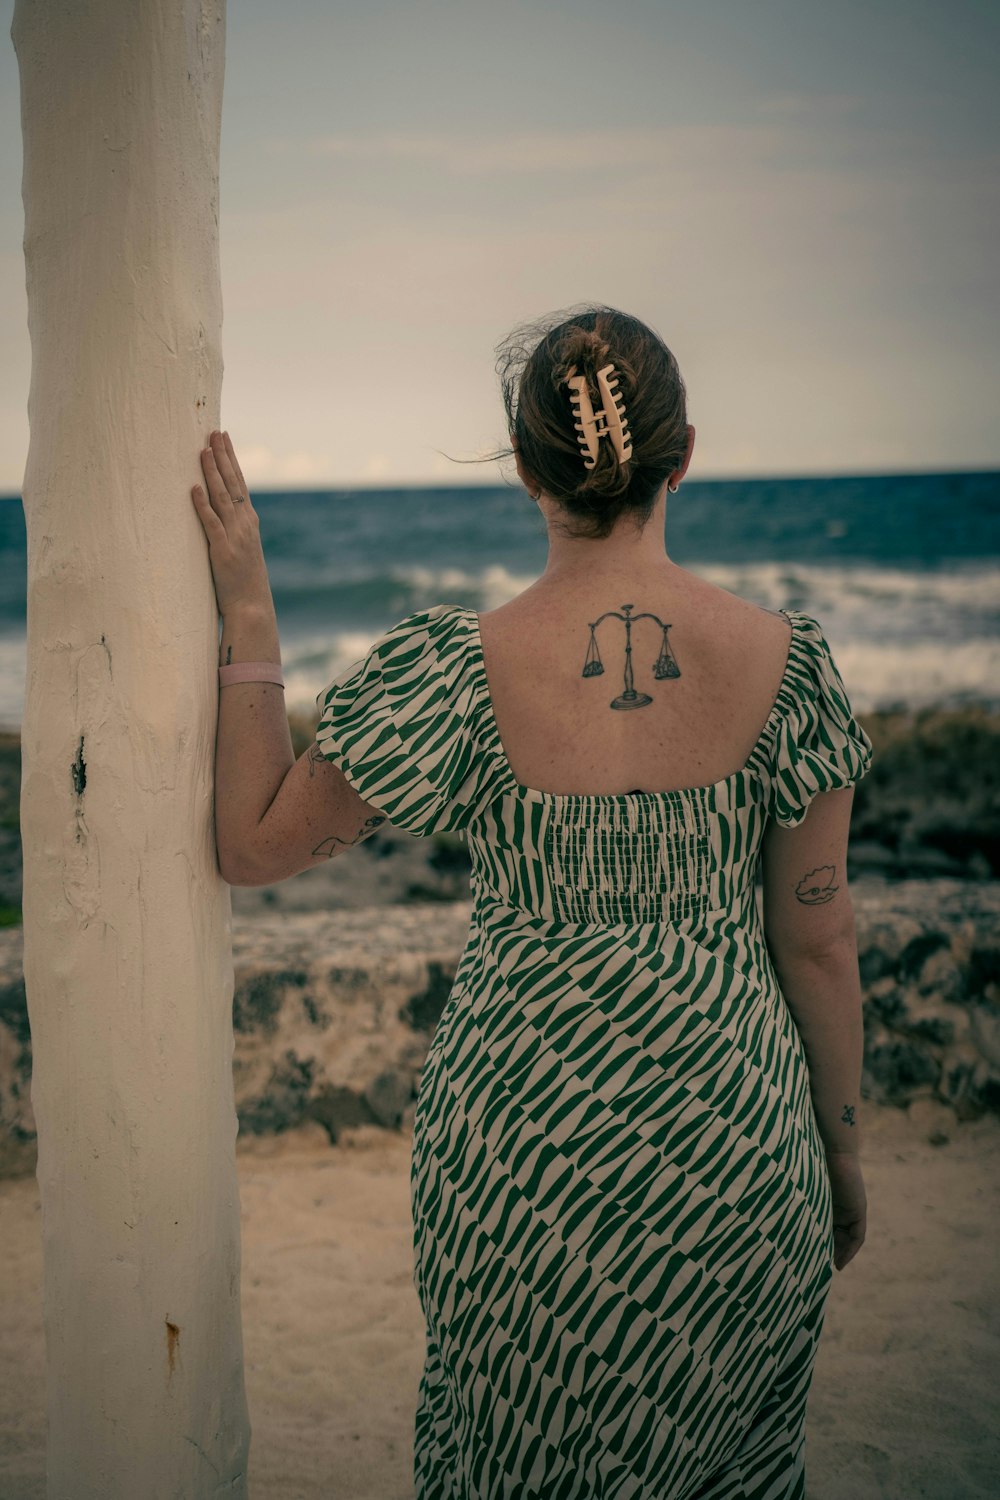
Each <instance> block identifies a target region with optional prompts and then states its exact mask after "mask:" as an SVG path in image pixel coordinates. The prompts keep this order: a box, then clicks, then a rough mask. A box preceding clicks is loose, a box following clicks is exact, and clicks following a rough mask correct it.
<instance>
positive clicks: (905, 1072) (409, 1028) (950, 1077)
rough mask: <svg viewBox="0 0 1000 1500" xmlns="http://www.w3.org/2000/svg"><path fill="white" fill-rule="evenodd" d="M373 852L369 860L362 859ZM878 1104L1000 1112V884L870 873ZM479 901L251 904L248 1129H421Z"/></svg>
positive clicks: (864, 944) (23, 1157) (868, 1093)
mask: <svg viewBox="0 0 1000 1500" xmlns="http://www.w3.org/2000/svg"><path fill="white" fill-rule="evenodd" d="M354 857H355V858H357V856H356V855H355V856H354ZM852 895H853V900H854V907H855V913H856V919H857V931H858V955H859V963H860V969H861V978H862V987H863V993H864V1004H865V1058H864V1073H863V1078H862V1097H863V1098H865V1099H869V1100H872V1101H874V1102H876V1103H879V1104H887V1105H892V1106H895V1107H897V1108H899V1109H908V1108H909V1106H910V1105H911V1104H912V1103H913V1102H914V1101H916V1100H933V1101H936V1102H937V1103H939V1104H942V1105H946V1106H947V1107H948V1109H949V1111H950V1117H951V1118H953V1119H954V1120H955V1121H956V1122H958V1121H966V1120H975V1119H978V1118H980V1117H981V1116H983V1115H985V1114H990V1115H1000V922H998V918H1000V881H990V882H968V881H956V880H934V881H926V880H919V881H918V880H914V881H906V882H887V881H886V880H885V879H884V878H881V877H877V876H862V877H860V878H859V879H858V880H856V881H855V883H854V885H853V887H852ZM471 910H472V907H471V903H470V902H469V901H445V902H441V901H434V902H426V901H425V902H420V903H410V904H403V905H381V906H368V907H360V908H355V909H353V910H352V909H347V908H345V909H343V910H339V911H334V912H329V911H324V912H316V911H312V912H309V911H297V912H296V911H281V912H273V911H272V912H266V913H257V914H254V915H253V916H251V917H249V918H248V917H246V916H238V915H234V920H233V967H234V977H235V985H234V998H233V1021H234V1029H235V1036H236V1045H235V1055H234V1059H233V1078H234V1087H235V1095H236V1108H237V1115H238V1118H239V1125H240V1134H241V1135H242V1136H247V1135H275V1134H279V1133H281V1132H283V1131H286V1130H289V1129H293V1128H297V1127H300V1126H302V1125H304V1124H306V1123H309V1122H313V1123H315V1124H318V1125H320V1126H321V1127H322V1128H323V1130H324V1131H325V1132H326V1134H327V1136H328V1138H329V1139H330V1141H332V1142H336V1141H337V1140H338V1139H339V1138H340V1137H341V1135H342V1134H343V1133H344V1132H345V1131H350V1130H351V1129H353V1128H355V1127H358V1126H364V1125H374V1126H379V1127H381V1128H383V1129H386V1130H390V1131H393V1132H399V1131H407V1130H409V1129H410V1127H411V1126H412V1123H413V1112H414V1105H415V1101H416V1097H417V1089H418V1086H419V1081H420V1071H421V1068H422V1066H423V1063H424V1059H425V1057H426V1055H427V1049H428V1047H429V1046H430V1043H431V1039H432V1037H433V1034H434V1028H435V1026H436V1024H437V1021H438V1018H439V1016H440V1014H441V1011H442V1009H443V1007H444V1004H445V1001H446V1000H447V997H448V993H449V991H450V988H451V985H452V981H453V979H454V976H455V971H456V968H457V966H458V961H459V957H460V955H461V952H462V949H463V947H464V945H465V940H466V936H467V934H468V929H469V920H470V916H471ZM21 937H22V934H21V930H20V929H19V928H11V929H8V930H7V931H5V932H0V1175H20V1174H22V1173H26V1172H31V1171H33V1170H34V1168H35V1161H36V1141H35V1129H34V1119H33V1115H32V1111H31V1100H30V1071H31V1036H30V1030H29V1027H28V1016H27V1008H26V1002H25V992H24V981H23V976H22V972H21V952H22V942H21Z"/></svg>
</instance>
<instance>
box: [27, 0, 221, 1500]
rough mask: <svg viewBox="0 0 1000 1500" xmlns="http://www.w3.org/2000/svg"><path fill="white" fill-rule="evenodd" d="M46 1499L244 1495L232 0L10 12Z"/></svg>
mask: <svg viewBox="0 0 1000 1500" xmlns="http://www.w3.org/2000/svg"><path fill="white" fill-rule="evenodd" d="M11 36H12V39H13V42H14V47H15V51H16V53H17V60H18V65H19V70H20V80H21V123H22V131H23V136H24V175H23V184H22V192H23V198H24V215H25V234H24V251H25V264H26V273H27V293H28V325H29V331H30V335H31V388H30V393H29V397H28V415H29V420H30V434H31V436H30V444H29V449H28V461H27V467H26V470H25V475H24V485H23V496H24V510H25V519H26V524H27V534H28V676H27V692H26V702H25V711H24V722H23V729H22V790H21V830H22V837H23V843H24V901H23V906H24V969H25V980H26V986H27V996H28V1012H29V1018H30V1022H31V1034H32V1048H33V1078H32V1088H31V1102H32V1105H33V1107H34V1114H35V1121H36V1124H37V1128H38V1148H39V1154H38V1173H37V1175H38V1183H39V1188H40V1192H41V1205H42V1232H43V1237H44V1277H45V1339H46V1358H47V1370H48V1474H47V1483H48V1490H47V1493H48V1495H49V1497H50V1500H90V1497H94V1500H97V1497H100V1500H140V1497H141V1500H161V1497H162V1500H168V1497H169V1500H201V1497H203V1496H204V1497H207V1496H210V1495H211V1496H218V1495H221V1494H225V1495H227V1496H244V1495H245V1494H246V1492H247V1481H246V1473H247V1458H248V1451H249V1437H250V1434H249V1422H248V1416H247V1408H246V1398H245V1394H244V1385H243V1360H242V1335H241V1326H240V1247H239V1230H240V1217H239V1199H238V1190H237V1176H236V1160H235V1138H236V1114H235V1108H234V1102H233V1079H232V1055H233V1032H232V1012H231V1002H232V987H233V970H232V950H231V945H230V901H229V888H228V886H226V885H225V884H224V883H223V882H222V880H221V879H220V877H219V874H218V870H217V866H216V857H215V840H214V834H213V821H212V816H213V807H212V790H213V788H212V772H213V755H214V743H215V729H216V714H217V703H218V697H217V695H218V683H217V674H216V668H217V663H218V623H217V617H216V610H215V598H214V592H213V587H212V578H211V571H210V567H209V561H208V553H207V549H206V546H205V538H204V533H203V531H202V527H201V522H200V521H199V519H198V516H197V514H196V512H195V509H194V507H193V505H192V503H191V498H190V490H191V486H192V485H193V484H195V483H196V482H197V481H198V480H199V478H200V464H199V461H198V454H199V451H200V449H201V448H202V447H204V446H205V444H206V442H207V439H208V434H209V432H210V431H211V430H212V429H213V428H214V427H217V426H219V425H221V424H220V395H221V381H222V354H221V324H222V299H221V292H220V276H219V245H218V201H219V199H218V167H219V141H220V130H221V113H222V87H223V72H224V53H225V4H224V0H73V3H71V4H70V3H67V0H16V4H15V7H14V21H13V26H12V28H11Z"/></svg>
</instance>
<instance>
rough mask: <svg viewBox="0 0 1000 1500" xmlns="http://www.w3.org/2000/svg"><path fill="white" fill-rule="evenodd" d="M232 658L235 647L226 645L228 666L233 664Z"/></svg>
mask: <svg viewBox="0 0 1000 1500" xmlns="http://www.w3.org/2000/svg"><path fill="white" fill-rule="evenodd" d="M232 660H233V648H232V646H227V647H226V666H227V667H228V666H229V665H230V664H231V662H232Z"/></svg>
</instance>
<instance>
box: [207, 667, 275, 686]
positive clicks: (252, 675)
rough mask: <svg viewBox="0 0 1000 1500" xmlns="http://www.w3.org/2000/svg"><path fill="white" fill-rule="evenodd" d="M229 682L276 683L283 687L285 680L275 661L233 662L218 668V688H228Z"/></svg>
mask: <svg viewBox="0 0 1000 1500" xmlns="http://www.w3.org/2000/svg"><path fill="white" fill-rule="evenodd" d="M231 682H276V683H277V684H278V686H279V687H284V685H285V679H284V677H283V675H282V671H281V663H280V662H277V661H234V662H230V663H229V665H228V666H225V667H220V668H219V686H220V687H228V686H229V684H230V683H231Z"/></svg>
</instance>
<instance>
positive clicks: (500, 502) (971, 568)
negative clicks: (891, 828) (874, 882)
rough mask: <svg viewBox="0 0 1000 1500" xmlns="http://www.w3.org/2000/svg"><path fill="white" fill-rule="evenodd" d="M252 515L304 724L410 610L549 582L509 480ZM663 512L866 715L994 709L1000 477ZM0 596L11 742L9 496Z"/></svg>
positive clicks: (541, 531) (19, 564) (481, 603)
mask: <svg viewBox="0 0 1000 1500" xmlns="http://www.w3.org/2000/svg"><path fill="white" fill-rule="evenodd" d="M181 498H186V497H185V496H183V495H182V497H181ZM253 499H254V505H255V506H256V508H257V511H258V513H259V515H260V525H261V538H262V541H263V546H264V556H265V558H266V559H267V564H268V572H269V575H270V579H271V589H272V593H273V595H274V601H275V607H276V609H277V613H278V626H279V630H280V636H281V650H282V660H283V662H284V669H285V681H286V701H287V704H288V707H289V709H299V710H303V711H305V712H307V713H309V714H315V710H316V697H317V694H319V693H320V691H321V690H322V689H323V688H324V687H325V686H327V685H328V683H329V682H330V681H332V679H333V678H334V676H335V675H336V674H337V673H338V672H339V671H340V670H341V669H342V668H344V667H345V666H348V665H349V664H350V663H352V662H354V661H356V660H357V659H358V658H359V657H360V656H362V655H363V654H364V652H365V651H366V650H367V649H368V647H369V646H370V645H371V642H372V641H373V640H374V639H375V637H376V636H378V635H380V634H381V633H382V631H384V630H386V629H388V627H389V626H390V625H392V624H394V623H395V622H396V621H397V620H400V619H402V618H403V617H404V616H405V615H408V614H410V613H411V612H412V611H413V610H416V609H422V608H425V607H426V606H428V605H431V604H437V603H440V602H447V603H455V604H463V605H466V606H469V607H471V608H474V609H477V610H484V611H485V610H489V609H494V608H496V607H497V606H499V605H500V604H502V603H504V601H505V600H507V599H510V598H512V597H513V596H514V595H515V594H518V593H520V592H521V591H522V590H523V589H525V588H526V587H527V586H528V585H529V584H530V583H532V582H533V581H534V579H536V578H537V577H538V576H539V574H540V573H541V572H542V571H543V569H544V567H545V560H546V555H547V535H546V531H545V525H544V521H543V519H542V516H541V513H540V511H539V510H538V508H537V507H536V506H535V505H534V504H533V502H532V501H531V500H529V499H528V497H527V496H526V494H525V493H524V491H523V490H522V489H521V488H520V486H517V485H515V484H513V483H512V484H510V485H503V484H501V485H498V486H484V485H479V486H469V487H467V488H456V487H454V486H451V487H447V488H444V487H441V488H429V487H412V488H408V489H367V488H365V489H362V488H358V489H354V490H322V491H303V490H296V491H288V492H280V493H279V492H273V491H272V492H268V491H261V492H259V493H258V492H256V491H255V492H254V495H253ZM667 501H668V504H667V512H666V533H665V536H666V548H667V552H668V555H669V556H670V557H671V559H672V560H673V561H674V562H676V563H678V564H680V565H681V566H682V567H685V568H688V569H690V570H691V571H692V572H694V573H697V574H698V575H699V576H701V577H704V578H706V579H708V580H710V581H711V582H713V583H716V584H718V585H719V586H721V587H722V588H725V589H728V590H730V591H731V592H732V593H734V594H738V595H740V596H741V597H743V598H746V599H752V600H754V601H755V602H757V603H759V604H763V605H766V606H767V607H768V608H770V609H778V608H784V609H802V610H805V611H806V612H807V613H808V614H810V615H813V616H814V617H815V618H816V619H817V620H818V621H819V623H820V625H821V626H822V628H823V633H824V635H825V636H826V638H827V640H828V641H829V643H830V648H831V650H832V652H833V655H834V658H835V660H836V662H837V665H838V666H839V668H840V671H841V674H842V676H843V678H844V682H845V685H846V687H847V690H848V693H849V695H850V698H851V702H852V705H853V707H854V709H855V711H856V712H858V713H859V714H860V715H862V716H863V715H864V713H865V712H866V711H870V710H872V709H892V708H915V707H923V706H925V705H931V704H937V705H941V706H946V707H957V706H960V705H965V704H974V703H982V704H985V705H986V706H988V707H990V708H993V709H997V708H1000V630H998V626H1000V471H990V472H985V473H972V472H962V473H954V474H943V473H942V474H903V475H884V474H880V475H861V476H837V477H832V478H802V479H795V478H779V479H726V480H697V479H688V480H685V482H684V483H683V484H682V485H681V487H680V489H679V491H678V492H677V494H676V495H668V497H667ZM0 582H2V589H0V727H3V728H5V729H7V730H11V729H18V728H19V727H20V723H21V716H22V711H23V707H24V683H25V645H26V642H25V599H26V586H27V578H26V549H25V529H24V513H23V509H22V505H21V500H20V497H19V496H16V495H14V496H7V497H0ZM613 603H614V604H615V605H617V603H618V601H613Z"/></svg>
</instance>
